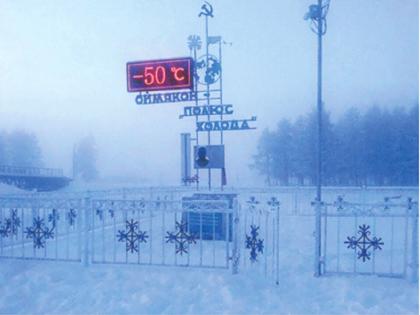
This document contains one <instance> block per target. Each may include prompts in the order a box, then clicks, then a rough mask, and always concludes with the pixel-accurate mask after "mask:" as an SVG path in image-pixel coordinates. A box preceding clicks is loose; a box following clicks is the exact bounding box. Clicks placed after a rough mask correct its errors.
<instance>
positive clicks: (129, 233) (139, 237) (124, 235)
mask: <svg viewBox="0 0 420 315" xmlns="http://www.w3.org/2000/svg"><path fill="white" fill-rule="evenodd" d="M125 227H126V230H125V231H124V230H119V231H118V234H117V237H118V242H125V250H126V251H127V252H131V253H134V252H138V251H139V243H147V239H148V238H149V236H148V235H147V233H146V232H145V231H140V230H139V222H138V221H134V220H133V219H131V220H130V221H128V220H127V221H126V222H125Z"/></svg>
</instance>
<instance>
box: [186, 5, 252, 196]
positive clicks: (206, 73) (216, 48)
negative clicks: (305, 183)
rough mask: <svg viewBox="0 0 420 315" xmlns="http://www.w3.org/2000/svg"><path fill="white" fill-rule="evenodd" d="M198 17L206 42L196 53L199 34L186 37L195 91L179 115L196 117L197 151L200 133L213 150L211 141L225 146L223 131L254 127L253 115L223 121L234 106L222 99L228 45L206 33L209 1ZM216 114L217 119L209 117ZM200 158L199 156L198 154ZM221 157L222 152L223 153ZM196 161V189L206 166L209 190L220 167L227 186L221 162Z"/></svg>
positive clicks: (217, 37) (209, 10)
mask: <svg viewBox="0 0 420 315" xmlns="http://www.w3.org/2000/svg"><path fill="white" fill-rule="evenodd" d="M198 17H199V18H204V22H205V23H204V25H205V31H204V33H205V43H204V46H205V47H204V54H203V55H199V51H200V50H201V48H202V41H201V38H200V36H199V35H190V36H189V37H188V48H189V50H190V56H191V57H192V58H193V60H194V65H195V67H194V91H195V93H196V98H195V106H186V107H184V112H183V114H182V115H180V116H179V118H180V119H182V118H184V117H192V116H194V117H195V125H196V129H195V144H196V147H197V148H198V150H196V151H197V152H203V151H200V149H201V150H204V149H205V148H203V147H201V148H200V134H201V133H204V134H205V135H206V139H205V141H204V142H205V143H207V148H208V149H209V150H210V149H213V146H212V144H213V145H214V142H219V144H220V145H221V146H223V145H224V132H226V131H238V130H250V129H255V127H251V126H250V125H249V123H250V122H254V121H256V120H257V117H256V116H253V117H251V118H250V119H241V120H236V119H229V120H226V119H225V116H226V115H232V114H233V112H234V111H233V105H231V104H225V103H224V100H223V75H222V74H223V71H222V70H223V67H222V44H227V43H226V42H224V41H223V40H222V37H221V36H210V35H209V19H210V18H214V9H213V6H212V5H211V4H210V3H209V2H207V1H206V2H205V3H204V4H203V5H202V6H201V11H200V13H199V14H198ZM200 117H207V119H200ZM213 117H217V119H212V118H213ZM212 132H217V133H219V137H218V138H219V140H218V141H217V140H216V141H214V139H212ZM198 158H200V157H198ZM223 158H224V154H223ZM197 164H199V163H195V168H196V174H195V178H196V179H197V181H196V185H197V189H198V188H199V181H198V178H199V170H200V169H201V168H203V169H207V172H208V189H209V190H210V189H211V187H212V169H220V186H221V189H222V190H223V186H224V185H226V170H225V166H224V163H221V164H220V163H216V164H218V166H217V167H214V168H212V167H206V166H203V167H200V166H197Z"/></svg>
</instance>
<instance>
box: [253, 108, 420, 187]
mask: <svg viewBox="0 0 420 315" xmlns="http://www.w3.org/2000/svg"><path fill="white" fill-rule="evenodd" d="M316 117H317V116H316V112H312V113H310V114H308V115H306V116H300V117H299V118H297V119H296V120H295V121H294V122H291V121H289V120H287V119H283V120H281V121H280V122H279V123H278V125H277V129H276V130H274V131H270V130H267V129H266V130H264V132H263V134H262V135H261V138H260V139H259V143H258V153H257V154H256V155H255V156H254V162H253V165H252V167H254V168H255V169H257V170H258V171H259V172H260V174H262V175H264V176H265V178H266V181H267V183H268V184H269V185H290V184H294V185H296V184H299V185H304V184H308V185H313V184H315V183H316V169H317V168H316V156H317V155H316V152H317V151H316V144H317V125H316ZM418 119H419V106H418V104H417V105H416V106H413V107H411V108H409V109H407V108H403V107H398V108H395V109H392V110H389V109H384V108H380V107H377V106H373V107H370V108H369V109H367V110H366V111H365V112H364V113H361V112H360V111H359V110H357V109H355V108H351V109H349V110H348V111H347V112H345V113H344V115H343V116H341V117H340V118H339V120H338V121H337V122H334V123H333V122H332V121H331V120H330V115H329V114H328V113H324V116H323V139H324V140H323V144H322V147H323V150H322V155H323V163H322V169H323V184H324V185H357V186H359V185H418V173H419V168H418V160H419V147H418V144H419V121H418Z"/></svg>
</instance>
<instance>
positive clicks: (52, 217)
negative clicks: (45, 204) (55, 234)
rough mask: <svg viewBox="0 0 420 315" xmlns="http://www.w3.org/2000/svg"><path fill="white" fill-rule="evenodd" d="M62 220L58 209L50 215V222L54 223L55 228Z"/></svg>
mask: <svg viewBox="0 0 420 315" xmlns="http://www.w3.org/2000/svg"><path fill="white" fill-rule="evenodd" d="M58 220H60V214H59V213H58V211H57V209H53V210H52V212H51V213H50V214H49V215H48V222H52V226H53V228H55V226H56V225H57V221H58Z"/></svg>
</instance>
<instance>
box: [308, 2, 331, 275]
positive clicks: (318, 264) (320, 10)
mask: <svg viewBox="0 0 420 315" xmlns="http://www.w3.org/2000/svg"><path fill="white" fill-rule="evenodd" d="M329 6H330V0H318V3H317V4H312V5H310V6H309V11H308V13H306V14H305V17H304V18H305V20H310V21H311V30H312V31H313V32H314V33H315V34H316V35H317V37H318V75H317V81H318V82H317V114H318V115H317V116H318V119H317V120H318V121H317V122H318V124H317V125H318V130H317V135H318V136H317V179H316V204H315V207H316V208H315V211H316V216H315V261H314V262H315V276H316V277H319V276H320V275H321V274H322V271H323V270H322V266H323V261H322V255H321V206H322V204H321V187H322V36H324V35H325V33H326V32H327V19H326V17H327V13H328V9H329Z"/></svg>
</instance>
